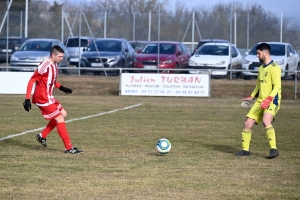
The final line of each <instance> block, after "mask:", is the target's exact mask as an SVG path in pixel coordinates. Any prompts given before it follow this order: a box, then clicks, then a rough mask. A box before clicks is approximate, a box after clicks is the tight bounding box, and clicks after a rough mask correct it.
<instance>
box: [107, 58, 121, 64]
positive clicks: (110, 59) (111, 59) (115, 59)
mask: <svg viewBox="0 0 300 200" xmlns="http://www.w3.org/2000/svg"><path fill="white" fill-rule="evenodd" d="M119 59H120V56H114V57H109V58H108V59H107V62H108V63H109V62H113V61H118V60H119Z"/></svg>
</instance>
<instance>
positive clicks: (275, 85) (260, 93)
mask: <svg viewBox="0 0 300 200" xmlns="http://www.w3.org/2000/svg"><path fill="white" fill-rule="evenodd" d="M251 96H252V97H256V98H257V101H258V102H262V101H263V100H264V99H266V98H267V97H268V96H271V97H273V98H274V100H273V103H274V104H275V105H279V104H280V101H281V68H280V67H279V66H278V65H277V64H276V63H275V62H274V61H273V60H272V61H271V62H270V63H269V64H267V65H264V64H262V65H261V66H260V67H259V70H258V76H257V82H256V87H255V89H254V90H253V92H252V94H251Z"/></svg>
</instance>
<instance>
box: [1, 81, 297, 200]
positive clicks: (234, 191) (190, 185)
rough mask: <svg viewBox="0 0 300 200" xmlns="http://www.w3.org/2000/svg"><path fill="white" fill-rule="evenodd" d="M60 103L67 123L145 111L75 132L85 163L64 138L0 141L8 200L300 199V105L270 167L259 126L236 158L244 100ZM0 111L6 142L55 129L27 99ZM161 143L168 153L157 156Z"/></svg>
mask: <svg viewBox="0 0 300 200" xmlns="http://www.w3.org/2000/svg"><path fill="white" fill-rule="evenodd" d="M248 83H249V82H248ZM249 85H251V84H249ZM66 86H68V85H66ZM251 86H253V85H251ZM72 89H74V88H72ZM212 89H213V90H215V91H217V90H216V89H214V88H212ZM219 90H220V88H219ZM225 90H226V89H224V91H225ZM75 91H76V90H75ZM109 91H113V89H109ZM110 93H114V92H110ZM215 93H216V92H215ZM56 97H57V99H59V100H60V102H61V103H62V104H63V106H64V108H65V109H66V110H67V112H68V119H67V120H71V119H75V118H81V117H84V116H90V115H95V114H98V113H102V112H108V111H111V110H115V109H120V108H124V107H126V106H131V105H136V104H141V105H140V106H137V107H134V108H131V109H128V110H122V111H118V112H114V113H110V114H104V115H100V116H97V117H92V118H88V119H82V120H78V121H72V122H70V123H67V128H68V131H69V133H70V135H71V140H72V142H73V144H74V145H75V146H77V147H79V148H80V149H83V150H84V154H81V155H68V154H64V153H63V151H64V147H63V143H62V141H61V140H60V138H59V136H58V134H57V132H56V130H54V131H53V132H52V133H51V134H50V135H49V137H48V140H47V144H48V147H47V148H44V147H43V146H42V145H40V144H39V143H38V142H37V141H36V140H35V139H34V137H35V135H36V134H37V133H38V132H39V131H36V132H31V133H27V134H24V135H21V136H18V137H13V138H11V139H6V140H3V141H0V147H1V149H0V177H1V179H0V186H1V187H0V188H1V192H0V199H114V200H115V199H197V200H198V199H300V193H299V187H300V153H299V150H300V147H299V142H300V137H299V131H298V123H299V122H298V121H299V107H300V101H299V100H283V102H282V106H281V110H280V111H279V113H278V116H277V117H276V121H275V123H274V127H275V130H276V136H277V147H278V149H279V151H280V155H279V157H277V158H275V159H272V160H269V159H266V157H265V156H267V155H268V153H269V145H268V141H267V138H266V135H265V133H264V128H263V126H262V125H261V124H260V125H258V126H255V127H254V129H253V135H252V141H251V152H252V155H251V156H250V157H242V158H237V157H235V156H234V155H235V153H237V152H238V151H239V150H240V149H241V131H242V128H243V123H244V120H245V115H246V114H247V112H248V109H243V108H241V106H240V103H241V101H240V99H241V98H238V97H234V96H232V97H229V98H225V99H224V98H177V97H120V96H116V95H109V94H107V95H104V96H92V95H85V96H81V95H79V94H76V93H74V95H68V96H67V95H62V93H59V92H57V94H56ZM0 101H1V104H0V110H1V112H0V120H1V128H0V130H1V131H0V138H3V137H6V136H9V135H12V134H16V133H21V132H24V131H26V130H32V129H36V128H40V127H43V126H45V125H46V123H47V121H46V120H44V119H43V118H42V116H41V114H40V111H39V110H38V108H37V107H36V106H33V109H32V110H31V111H30V112H29V113H27V112H25V111H24V109H23V107H22V102H23V101H24V96H23V95H0ZM160 138H167V139H169V140H170V142H171V143H172V149H171V151H170V153H168V154H166V155H159V154H158V153H157V151H156V149H155V144H156V141H157V140H158V139H160Z"/></svg>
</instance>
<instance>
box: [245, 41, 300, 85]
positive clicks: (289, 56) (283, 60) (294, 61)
mask: <svg viewBox="0 0 300 200" xmlns="http://www.w3.org/2000/svg"><path fill="white" fill-rule="evenodd" d="M260 43H261V42H259V43H257V44H256V45H254V47H253V48H252V49H251V51H250V52H246V57H245V58H244V61H243V67H242V69H243V70H247V71H244V72H243V77H244V79H251V77H257V73H258V68H259V66H260V65H261V64H262V63H261V62H259V60H258V58H257V56H256V47H257V45H259V44H260ZM266 43H268V44H269V45H270V47H271V53H270V54H271V58H272V60H273V61H274V62H276V63H277V64H278V65H279V66H280V68H281V70H282V74H281V77H282V79H285V80H286V79H288V76H292V78H293V79H294V78H295V73H294V72H293V71H296V70H297V69H298V62H299V54H298V53H297V51H296V50H295V49H294V47H293V46H292V45H291V44H289V43H284V42H266ZM251 70H252V71H251ZM284 71H291V72H284Z"/></svg>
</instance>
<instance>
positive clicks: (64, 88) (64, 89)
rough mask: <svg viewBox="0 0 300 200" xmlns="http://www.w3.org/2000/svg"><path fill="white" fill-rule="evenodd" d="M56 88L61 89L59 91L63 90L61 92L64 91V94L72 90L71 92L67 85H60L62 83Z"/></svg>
mask: <svg viewBox="0 0 300 200" xmlns="http://www.w3.org/2000/svg"><path fill="white" fill-rule="evenodd" d="M58 89H59V90H61V91H63V92H64V93H66V94H69V93H72V92H73V91H72V90H71V89H69V88H67V87H64V86H62V85H61V86H60V87H59V88H58Z"/></svg>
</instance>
